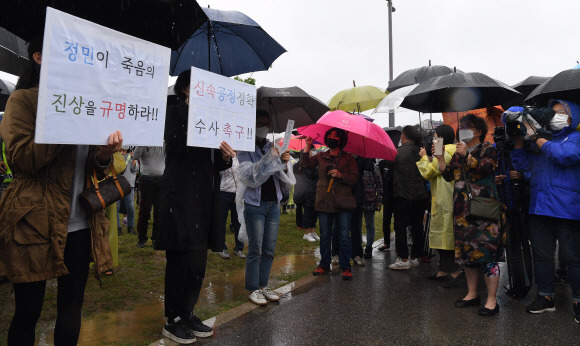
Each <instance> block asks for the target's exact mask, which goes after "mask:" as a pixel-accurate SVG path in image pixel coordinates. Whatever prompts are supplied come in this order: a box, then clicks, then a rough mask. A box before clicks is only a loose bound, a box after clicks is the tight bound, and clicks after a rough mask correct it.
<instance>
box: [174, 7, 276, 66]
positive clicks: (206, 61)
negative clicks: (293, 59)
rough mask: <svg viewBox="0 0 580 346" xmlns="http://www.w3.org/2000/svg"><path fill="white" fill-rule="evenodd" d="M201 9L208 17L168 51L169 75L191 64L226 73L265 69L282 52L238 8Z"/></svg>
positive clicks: (272, 40) (262, 30) (270, 38)
mask: <svg viewBox="0 0 580 346" xmlns="http://www.w3.org/2000/svg"><path fill="white" fill-rule="evenodd" d="M203 11H204V12H205V14H206V15H207V17H208V21H207V22H205V23H204V24H203V25H202V26H201V27H200V28H199V29H198V30H197V31H196V32H195V33H194V34H193V35H192V36H191V37H190V38H189V39H188V40H187V42H185V43H184V44H183V45H182V46H181V47H179V49H178V50H177V51H174V52H172V54H171V67H170V69H169V73H170V74H171V75H172V76H178V75H179V74H180V73H181V72H183V71H185V70H188V69H190V67H191V66H195V67H198V68H201V69H204V70H206V71H210V72H215V73H217V74H220V75H223V76H227V77H231V76H235V75H238V74H242V73H246V72H254V71H265V70H268V68H270V65H272V63H273V62H274V60H276V59H277V58H278V57H279V56H280V55H281V54H282V53H284V52H286V49H284V47H282V46H281V45H280V44H279V43H278V42H276V40H274V39H273V38H272V37H271V36H270V35H268V33H267V32H266V31H264V29H262V28H261V27H260V26H259V25H258V23H256V22H255V21H254V20H253V19H252V18H250V17H248V16H246V15H245V14H243V13H241V12H237V11H220V10H216V9H213V8H204V9H203Z"/></svg>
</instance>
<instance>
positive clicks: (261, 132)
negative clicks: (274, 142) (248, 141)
mask: <svg viewBox="0 0 580 346" xmlns="http://www.w3.org/2000/svg"><path fill="white" fill-rule="evenodd" d="M268 131H270V129H269V128H268V127H266V126H264V127H258V128H257V129H256V137H258V138H266V136H267V135H268Z"/></svg>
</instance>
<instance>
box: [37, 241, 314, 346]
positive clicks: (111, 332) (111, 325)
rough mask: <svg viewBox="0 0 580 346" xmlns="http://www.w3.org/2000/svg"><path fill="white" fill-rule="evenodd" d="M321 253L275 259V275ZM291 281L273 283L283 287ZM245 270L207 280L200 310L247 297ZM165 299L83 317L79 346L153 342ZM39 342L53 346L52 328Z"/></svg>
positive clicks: (308, 265)
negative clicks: (243, 296)
mask: <svg viewBox="0 0 580 346" xmlns="http://www.w3.org/2000/svg"><path fill="white" fill-rule="evenodd" d="M319 253H320V252H319V250H318V249H317V250H316V251H313V252H308V253H304V254H299V255H293V254H292V255H286V256H278V257H275V258H274V263H273V265H272V274H274V275H279V274H291V273H293V272H296V271H300V270H308V269H311V268H312V267H313V266H314V265H315V264H316V263H317V262H318V260H319V259H320V255H319ZM286 283H287V282H271V284H272V285H273V286H281V285H284V284H286ZM245 292H246V291H245V289H244V270H240V271H238V272H234V273H233V274H230V275H229V276H221V277H216V278H213V279H212V280H208V279H206V280H205V281H204V285H203V288H202V292H201V295H200V297H199V302H198V304H197V305H196V307H198V308H202V307H204V306H210V305H213V304H216V303H219V302H223V301H228V300H231V299H232V297H236V296H238V295H241V294H245ZM163 322H164V317H163V297H159V299H158V301H156V302H154V303H152V304H150V305H145V306H139V307H136V308H135V309H133V310H131V311H115V312H106V313H99V314H95V315H94V316H92V317H91V318H83V321H82V328H81V334H80V337H79V343H78V344H79V345H106V344H109V345H111V344H119V343H130V344H139V343H143V342H146V341H150V340H153V339H154V338H155V336H156V335H158V334H159V332H160V331H161V327H162V326H163ZM38 330H39V332H38V334H37V342H38V345H39V346H43V345H52V340H53V336H52V328H39V329H38Z"/></svg>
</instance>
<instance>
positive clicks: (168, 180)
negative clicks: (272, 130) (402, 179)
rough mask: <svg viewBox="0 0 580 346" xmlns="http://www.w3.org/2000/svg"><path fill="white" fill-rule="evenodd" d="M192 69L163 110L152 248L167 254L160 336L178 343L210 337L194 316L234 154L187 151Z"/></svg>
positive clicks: (226, 147)
mask: <svg viewBox="0 0 580 346" xmlns="http://www.w3.org/2000/svg"><path fill="white" fill-rule="evenodd" d="M190 79H191V71H190V70H187V71H185V72H183V73H181V74H180V75H179V77H178V78H177V80H176V82H175V92H176V93H177V96H178V97H179V99H180V100H182V102H180V103H179V104H178V105H175V106H170V107H169V108H168V109H167V117H166V120H165V155H166V159H165V172H164V173H163V177H162V182H161V187H162V188H161V191H162V192H161V208H160V211H159V215H160V220H159V227H158V228H154V229H153V233H154V234H153V239H155V243H154V248H155V249H156V250H166V252H165V255H166V258H167V265H166V267H165V316H166V317H167V322H166V324H165V326H164V327H163V331H162V334H163V336H165V337H167V338H169V339H171V340H173V341H175V342H177V343H181V344H191V343H193V342H195V341H196V336H197V337H208V336H211V335H212V334H213V330H212V328H210V327H208V326H206V325H204V324H203V323H202V322H201V320H200V319H199V318H198V317H197V316H196V315H195V314H194V313H193V309H194V307H195V304H196V303H197V300H198V298H199V293H200V292H201V286H202V284H203V279H204V277H205V267H206V264H207V250H208V248H210V249H212V250H215V249H217V248H218V247H219V246H223V243H222V244H219V241H218V240H217V239H218V238H219V237H218V236H217V232H219V229H220V221H219V215H220V214H219V213H220V171H224V170H226V169H228V168H230V167H231V166H232V158H233V157H234V156H235V155H236V154H235V151H234V150H233V149H232V148H231V147H230V146H229V145H228V143H226V142H222V143H221V145H220V150H221V152H220V151H217V150H215V149H210V148H200V147H188V146H187V144H186V141H187V136H188V134H187V122H188V119H189V117H188V111H189V85H190Z"/></svg>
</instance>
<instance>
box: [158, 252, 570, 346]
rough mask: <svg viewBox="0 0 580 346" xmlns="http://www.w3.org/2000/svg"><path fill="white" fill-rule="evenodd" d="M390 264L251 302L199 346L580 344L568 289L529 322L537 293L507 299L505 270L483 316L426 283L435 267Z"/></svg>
mask: <svg viewBox="0 0 580 346" xmlns="http://www.w3.org/2000/svg"><path fill="white" fill-rule="evenodd" d="M393 252H394V251H393ZM393 261H394V253H393V254H391V253H389V252H385V253H381V252H378V251H376V250H375V252H374V257H373V259H371V260H368V261H367V265H366V266H364V267H354V268H353V276H354V278H353V280H352V281H343V280H342V278H341V275H340V273H339V272H334V273H333V274H332V275H326V276H323V277H319V278H315V277H307V278H304V279H303V280H300V281H298V282H297V283H296V284H291V285H289V286H288V287H285V288H284V291H289V290H291V291H290V292H288V293H286V294H285V295H284V297H283V299H282V301H281V302H279V303H269V304H268V305H267V306H266V307H255V306H254V305H253V304H251V303H247V304H244V305H242V306H240V307H238V308H236V309H233V310H231V311H229V312H227V313H225V314H222V315H220V316H218V317H217V319H216V320H213V319H212V320H211V321H208V322H211V323H213V322H215V335H214V336H213V337H212V338H209V339H201V338H198V344H206V343H207V344H214V343H215V344H219V345H338V344H341V345H450V344H461V345H478V344H479V345H484V344H485V345H507V344H509V345H524V344H525V345H556V344H557V345H580V325H578V324H576V323H574V318H573V315H572V301H571V298H570V287H569V285H559V286H557V287H556V309H557V311H556V312H554V313H545V314H541V315H530V314H527V313H526V312H525V311H524V308H525V306H526V305H527V304H529V303H530V302H531V301H532V300H533V299H534V294H535V290H532V292H530V294H528V296H527V297H526V298H525V299H521V300H518V299H513V298H511V297H509V296H506V295H505V293H504V289H503V288H502V287H503V286H504V285H505V284H506V279H507V269H506V268H505V266H502V270H503V272H502V280H501V285H500V292H499V304H500V309H501V310H500V313H499V314H498V315H496V316H493V317H481V316H479V315H478V314H477V311H478V308H476V307H473V308H463V309H459V308H455V307H454V306H453V303H454V302H455V300H457V299H460V298H463V297H464V295H465V293H466V288H465V286H464V284H463V285H460V286H459V287H455V288H443V287H442V286H441V285H439V284H437V283H434V282H431V281H429V280H426V279H425V277H427V276H428V275H430V274H431V272H432V270H433V268H432V265H430V264H426V263H422V264H421V265H420V267H419V268H414V269H410V270H406V271H394V270H390V269H388V264H389V263H391V262H393ZM481 281H482V282H481V285H480V287H481V294H482V297H485V285H484V284H483V279H482V280H481ZM165 344H166V345H169V344H170V343H168V342H166V343H165Z"/></svg>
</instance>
